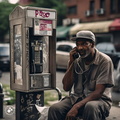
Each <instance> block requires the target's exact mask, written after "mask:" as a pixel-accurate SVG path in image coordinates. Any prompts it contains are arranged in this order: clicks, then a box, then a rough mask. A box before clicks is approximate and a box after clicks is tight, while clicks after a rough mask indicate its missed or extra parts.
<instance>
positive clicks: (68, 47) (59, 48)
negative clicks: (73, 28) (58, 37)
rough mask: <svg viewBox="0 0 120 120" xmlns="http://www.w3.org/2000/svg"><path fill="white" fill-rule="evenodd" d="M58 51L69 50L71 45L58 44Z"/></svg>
mask: <svg viewBox="0 0 120 120" xmlns="http://www.w3.org/2000/svg"><path fill="white" fill-rule="evenodd" d="M57 50H58V51H63V52H70V51H71V50H72V47H71V46H69V45H60V46H59V47H58V48H57Z"/></svg>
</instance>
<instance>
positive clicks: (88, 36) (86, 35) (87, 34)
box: [71, 30, 95, 42]
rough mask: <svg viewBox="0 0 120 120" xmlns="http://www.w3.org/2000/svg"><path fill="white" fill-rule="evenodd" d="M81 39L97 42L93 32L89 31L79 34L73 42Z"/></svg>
mask: <svg viewBox="0 0 120 120" xmlns="http://www.w3.org/2000/svg"><path fill="white" fill-rule="evenodd" d="M79 38H85V39H90V40H92V41H93V42H95V35H94V34H93V33H92V32H91V31H88V30H82V31H79V32H77V34H76V37H73V38H71V40H73V41H75V40H77V39H79Z"/></svg>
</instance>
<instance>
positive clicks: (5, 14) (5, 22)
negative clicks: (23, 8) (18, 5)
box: [0, 2, 15, 42]
mask: <svg viewBox="0 0 120 120" xmlns="http://www.w3.org/2000/svg"><path fill="white" fill-rule="evenodd" d="M14 7H15V5H13V4H10V3H8V2H1V3H0V42H3V41H4V36H5V35H6V34H7V33H8V32H9V14H10V12H11V11H12V10H13V8H14Z"/></svg>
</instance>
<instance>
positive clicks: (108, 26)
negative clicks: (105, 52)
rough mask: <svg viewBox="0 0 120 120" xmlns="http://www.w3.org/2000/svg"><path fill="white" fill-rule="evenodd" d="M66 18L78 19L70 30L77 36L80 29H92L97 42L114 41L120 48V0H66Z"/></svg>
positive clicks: (70, 32)
mask: <svg viewBox="0 0 120 120" xmlns="http://www.w3.org/2000/svg"><path fill="white" fill-rule="evenodd" d="M64 2H65V4H66V6H67V15H66V20H68V19H69V20H71V21H72V20H73V19H78V20H79V23H77V24H75V25H74V26H73V27H72V28H71V29H70V31H69V35H70V36H75V34H76V33H77V32H78V31H79V30H91V31H92V32H94V33H95V34H96V39H97V43H99V42H112V43H114V44H115V46H116V47H119V48H120V37H119V35H120V0H65V1H64Z"/></svg>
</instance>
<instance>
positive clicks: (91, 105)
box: [85, 101, 98, 111]
mask: <svg viewBox="0 0 120 120" xmlns="http://www.w3.org/2000/svg"><path fill="white" fill-rule="evenodd" d="M85 109H87V110H89V111H90V110H91V111H93V110H96V109H98V102H96V101H91V102H88V103H86V105H85Z"/></svg>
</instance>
